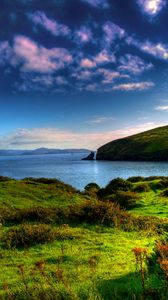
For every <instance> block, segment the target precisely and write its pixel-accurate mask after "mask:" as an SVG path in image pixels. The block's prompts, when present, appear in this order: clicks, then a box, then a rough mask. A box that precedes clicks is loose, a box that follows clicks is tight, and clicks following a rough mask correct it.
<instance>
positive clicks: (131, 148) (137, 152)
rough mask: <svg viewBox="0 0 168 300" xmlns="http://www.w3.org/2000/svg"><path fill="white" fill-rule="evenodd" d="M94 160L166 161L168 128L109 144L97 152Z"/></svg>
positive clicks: (153, 130) (167, 157) (167, 155)
mask: <svg viewBox="0 0 168 300" xmlns="http://www.w3.org/2000/svg"><path fill="white" fill-rule="evenodd" d="M96 159H97V160H114V161H116V160H117V161H168V126H164V127H159V128H155V129H152V130H149V131H145V132H142V133H139V134H136V135H132V136H129V137H126V138H122V139H118V140H114V141H112V142H109V143H107V144H105V145H103V146H102V147H100V148H99V149H98V150H97V155H96Z"/></svg>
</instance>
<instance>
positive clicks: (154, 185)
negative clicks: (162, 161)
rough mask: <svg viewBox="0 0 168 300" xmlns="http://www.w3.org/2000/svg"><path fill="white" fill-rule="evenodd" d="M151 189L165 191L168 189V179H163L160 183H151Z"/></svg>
mask: <svg viewBox="0 0 168 300" xmlns="http://www.w3.org/2000/svg"><path fill="white" fill-rule="evenodd" d="M150 185H151V187H152V188H153V189H155V190H164V189H166V188H168V178H167V177H166V178H163V179H161V180H160V181H156V182H151V183H150Z"/></svg>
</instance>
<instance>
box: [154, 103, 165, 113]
mask: <svg viewBox="0 0 168 300" xmlns="http://www.w3.org/2000/svg"><path fill="white" fill-rule="evenodd" d="M155 110H158V111H164V112H168V105H160V106H157V107H155Z"/></svg>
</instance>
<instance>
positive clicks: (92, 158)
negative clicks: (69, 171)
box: [82, 151, 95, 160]
mask: <svg viewBox="0 0 168 300" xmlns="http://www.w3.org/2000/svg"><path fill="white" fill-rule="evenodd" d="M94 155H95V154H94V152H93V151H91V153H90V154H89V155H88V156H86V157H84V158H82V160H94Z"/></svg>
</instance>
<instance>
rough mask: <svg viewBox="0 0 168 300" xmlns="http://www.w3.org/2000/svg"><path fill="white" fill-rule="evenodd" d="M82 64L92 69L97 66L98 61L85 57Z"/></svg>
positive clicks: (83, 66)
mask: <svg viewBox="0 0 168 300" xmlns="http://www.w3.org/2000/svg"><path fill="white" fill-rule="evenodd" d="M80 66H81V67H82V68H86V69H92V68H95V67H96V63H95V62H94V61H93V60H91V59H89V58H83V59H82V60H81V62H80Z"/></svg>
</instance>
